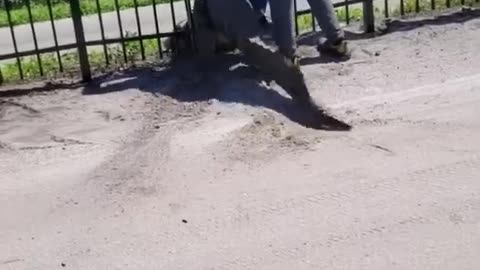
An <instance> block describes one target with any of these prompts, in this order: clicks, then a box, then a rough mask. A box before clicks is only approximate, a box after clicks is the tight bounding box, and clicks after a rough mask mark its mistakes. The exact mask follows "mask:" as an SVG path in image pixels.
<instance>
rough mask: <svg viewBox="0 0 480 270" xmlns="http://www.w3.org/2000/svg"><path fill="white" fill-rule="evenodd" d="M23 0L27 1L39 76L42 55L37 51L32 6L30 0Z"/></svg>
mask: <svg viewBox="0 0 480 270" xmlns="http://www.w3.org/2000/svg"><path fill="white" fill-rule="evenodd" d="M25 2H26V3H27V12H28V19H29V20H30V28H31V29H32V36H33V44H34V46H35V54H36V55H37V63H38V70H39V71H40V76H43V66H42V57H41V56H40V53H38V40H37V33H36V32H35V25H34V22H33V16H32V6H31V4H30V0H26V1H25Z"/></svg>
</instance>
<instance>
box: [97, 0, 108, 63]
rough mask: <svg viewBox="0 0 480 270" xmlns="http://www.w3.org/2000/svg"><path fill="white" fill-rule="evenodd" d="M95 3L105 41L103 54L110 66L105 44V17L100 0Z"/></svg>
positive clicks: (101, 33)
mask: <svg viewBox="0 0 480 270" xmlns="http://www.w3.org/2000/svg"><path fill="white" fill-rule="evenodd" d="M95 3H96V6H97V13H98V22H99V23H100V35H101V37H102V41H103V54H104V55H105V64H106V65H107V66H109V65H110V59H108V49H107V44H105V27H104V26H103V16H102V8H101V6H100V0H95Z"/></svg>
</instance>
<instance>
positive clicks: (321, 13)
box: [308, 0, 344, 41]
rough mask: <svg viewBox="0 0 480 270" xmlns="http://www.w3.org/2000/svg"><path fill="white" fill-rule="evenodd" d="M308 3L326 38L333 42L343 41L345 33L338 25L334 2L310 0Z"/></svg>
mask: <svg viewBox="0 0 480 270" xmlns="http://www.w3.org/2000/svg"><path fill="white" fill-rule="evenodd" d="M308 3H309V5H310V8H311V9H312V13H313V16H315V18H316V19H317V21H318V25H319V26H320V28H322V31H323V32H324V33H325V36H326V38H327V39H328V40H332V41H333V40H337V39H343V38H344V33H343V30H342V28H341V27H340V25H339V23H338V20H337V16H336V14H335V9H334V8H333V4H332V2H331V1H330V0H308Z"/></svg>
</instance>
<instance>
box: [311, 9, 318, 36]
mask: <svg viewBox="0 0 480 270" xmlns="http://www.w3.org/2000/svg"><path fill="white" fill-rule="evenodd" d="M311 19H312V31H313V32H316V31H317V25H316V24H317V22H316V21H315V16H313V13H311Z"/></svg>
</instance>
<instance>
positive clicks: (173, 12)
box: [170, 0, 177, 33]
mask: <svg viewBox="0 0 480 270" xmlns="http://www.w3.org/2000/svg"><path fill="white" fill-rule="evenodd" d="M170 13H171V14H172V24H173V31H174V32H175V33H177V18H176V16H175V7H174V6H173V0H170Z"/></svg>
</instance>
